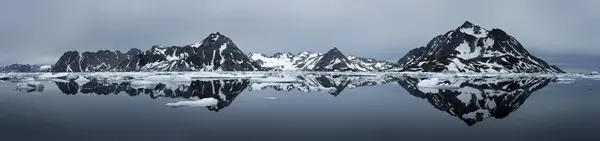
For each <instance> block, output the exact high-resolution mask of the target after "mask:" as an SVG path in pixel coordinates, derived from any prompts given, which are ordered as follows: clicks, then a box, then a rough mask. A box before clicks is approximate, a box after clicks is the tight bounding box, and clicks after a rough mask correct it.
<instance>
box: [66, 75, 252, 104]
mask: <svg viewBox="0 0 600 141" xmlns="http://www.w3.org/2000/svg"><path fill="white" fill-rule="evenodd" d="M55 83H56V85H57V86H58V88H59V89H60V90H61V91H62V92H63V93H65V94H67V95H75V94H77V93H78V92H80V93H82V94H91V93H95V94H97V95H109V94H119V93H121V92H125V93H127V94H128V95H130V96H138V95H141V94H145V95H149V96H150V97H151V98H153V99H156V98H159V97H166V98H186V99H190V98H198V99H203V98H215V99H217V100H218V104H217V105H216V106H209V107H207V108H208V109H209V110H210V111H215V112H218V111H219V110H220V109H223V108H225V107H227V106H228V105H229V104H231V102H233V100H234V99H235V98H236V97H237V96H238V95H239V94H240V93H241V92H242V91H243V90H244V89H246V87H248V85H249V84H250V81H248V80H245V79H235V80H207V81H200V80H197V81H192V82H191V83H189V84H169V83H156V84H149V85H151V87H136V86H135V85H132V83H131V82H120V83H117V82H102V81H96V80H92V81H90V82H87V83H85V84H83V85H81V86H79V84H77V82H74V81H70V82H68V83H65V82H55Z"/></svg>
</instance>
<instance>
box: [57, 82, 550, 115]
mask: <svg viewBox="0 0 600 141" xmlns="http://www.w3.org/2000/svg"><path fill="white" fill-rule="evenodd" d="M298 78H299V80H301V81H300V82H295V83H271V82H269V83H267V82H252V81H250V80H248V79H232V80H196V81H193V82H191V83H189V82H188V83H173V82H169V83H167V82H157V83H152V84H145V85H139V84H136V83H135V82H105V81H97V80H92V81H90V82H87V83H85V84H83V85H79V84H78V83H77V82H74V81H68V82H55V83H56V85H57V86H58V88H59V89H60V90H61V91H62V92H63V93H65V94H67V95H76V94H78V93H81V94H92V93H93V94H97V95H111V94H114V95H116V94H120V93H126V94H127V95H129V96H140V95H148V96H149V97H150V98H153V99H156V98H185V99H203V98H215V99H217V100H218V104H217V105H215V106H208V107H207V108H208V109H209V110H210V111H215V112H218V111H219V110H221V109H223V108H225V107H227V106H228V105H230V104H231V103H232V102H233V101H234V100H235V98H236V97H237V96H238V95H239V94H240V93H242V92H243V91H244V90H248V91H260V90H266V89H272V90H276V91H282V92H287V91H293V90H296V91H301V92H325V93H329V94H331V95H332V96H339V95H340V94H341V93H342V92H343V91H344V90H347V89H352V88H358V87H365V86H374V85H380V84H386V83H390V82H397V84H399V85H400V86H401V87H403V88H404V89H406V91H407V92H408V93H409V94H411V95H412V96H415V97H418V98H421V99H425V100H427V101H428V102H429V103H431V105H433V107H435V108H436V109H439V110H441V111H444V112H446V113H448V114H450V115H452V116H455V117H457V118H459V119H461V120H462V121H464V122H465V123H466V124H467V125H469V126H472V125H474V124H476V123H478V122H481V121H483V120H485V119H487V118H489V117H494V118H498V119H501V118H504V117H506V116H508V115H509V114H510V113H511V112H514V111H516V110H517V109H518V108H519V107H520V106H521V105H522V104H523V103H524V102H525V100H527V98H528V97H529V96H530V95H531V94H532V93H533V92H535V91H537V90H539V89H541V88H543V87H545V86H546V85H548V83H550V82H551V79H548V78H485V79H482V78H461V79H455V80H453V83H456V84H460V86H461V87H460V88H458V89H431V88H428V89H425V88H419V87H417V84H418V82H419V81H421V80H422V78H411V77H383V76H370V77H356V76H344V75H313V76H300V77H298Z"/></svg>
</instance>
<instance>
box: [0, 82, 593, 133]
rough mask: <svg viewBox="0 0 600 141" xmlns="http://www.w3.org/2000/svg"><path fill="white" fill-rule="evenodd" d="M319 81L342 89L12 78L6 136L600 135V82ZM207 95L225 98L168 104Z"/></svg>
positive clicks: (1, 119) (3, 126) (1, 104)
mask: <svg viewBox="0 0 600 141" xmlns="http://www.w3.org/2000/svg"><path fill="white" fill-rule="evenodd" d="M317 80H318V83H319V84H321V85H322V86H324V87H335V88H337V91H330V92H326V91H325V92H314V91H313V92H305V91H308V90H306V89H310V88H309V87H302V86H300V85H292V84H265V83H261V84H257V83H252V82H249V81H247V80H225V81H196V82H192V83H191V84H187V85H182V86H176V85H163V84H158V85H156V86H154V87H153V88H147V89H135V88H132V86H130V85H129V83H126V82H125V83H100V82H96V81H92V82H90V83H87V84H85V85H79V84H77V83H74V82H69V83H61V82H44V85H45V88H44V89H43V91H41V92H37V93H35V92H25V91H17V90H15V84H14V83H7V82H4V83H0V140H2V141H29V140H32V141H33V140H35V141H38V140H39V141H54V140H56V141H71V140H72V141H113V140H146V141H155V140H169V141H179V140H181V141H198V140H208V141H215V140H219V141H224V140H261V141H263V140H277V141H281V140H285V141H288V140H311V141H314V140H344V141H347V140H403V139H405V140H406V139H409V140H440V139H443V140H463V141H470V140H524V141H525V140H527V141H529V140H573V141H575V140H590V141H591V140H596V141H597V140H599V139H600V134H598V131H600V93H599V92H600V87H599V86H600V81H595V80H578V81H577V82H575V83H571V84H559V83H553V82H551V81H550V80H546V79H518V80H512V81H499V82H498V81H495V82H493V83H492V82H491V81H490V82H489V83H488V81H484V82H482V81H480V80H473V81H469V82H465V83H463V86H464V88H465V89H460V90H422V89H418V88H415V87H413V85H415V82H414V80H411V79H398V80H394V81H390V82H389V83H386V84H380V85H373V84H372V83H369V82H357V81H353V82H349V81H348V82H335V81H328V80H327V79H317ZM427 92H434V93H427ZM435 92H437V93H435ZM206 97H214V98H217V99H219V104H218V105H216V106H209V107H179V108H173V107H166V106H165V104H166V103H169V102H177V101H181V100H185V98H206ZM265 97H276V99H275V100H272V99H266V98H265Z"/></svg>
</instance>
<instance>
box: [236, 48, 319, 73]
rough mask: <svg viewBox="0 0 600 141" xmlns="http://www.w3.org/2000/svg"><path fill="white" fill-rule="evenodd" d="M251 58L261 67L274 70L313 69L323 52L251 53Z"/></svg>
mask: <svg viewBox="0 0 600 141" xmlns="http://www.w3.org/2000/svg"><path fill="white" fill-rule="evenodd" d="M248 57H250V59H251V60H253V61H255V62H256V63H257V64H259V65H260V66H261V67H263V68H265V69H268V70H273V71H300V70H312V68H313V67H314V66H315V65H316V62H317V61H318V60H320V59H321V57H323V54H321V53H311V52H301V53H298V54H297V55H293V54H291V53H275V54H274V55H272V56H267V55H265V54H262V53H250V54H249V55H248Z"/></svg>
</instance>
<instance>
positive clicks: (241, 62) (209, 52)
mask: <svg viewBox="0 0 600 141" xmlns="http://www.w3.org/2000/svg"><path fill="white" fill-rule="evenodd" d="M55 66H56V67H54V68H53V69H52V71H53V72H97V71H259V70H263V69H262V68H261V67H260V66H259V65H258V64H256V63H255V62H254V61H252V60H250V59H249V58H248V56H246V54H244V53H243V52H242V51H241V50H240V49H239V48H238V47H237V46H236V45H235V44H234V43H233V41H231V39H229V38H227V37H226V36H224V35H221V34H220V33H219V32H217V33H211V34H210V35H209V36H208V37H206V38H205V39H204V40H202V41H201V42H198V43H196V44H192V45H186V46H171V47H163V46H158V45H155V46H152V48H151V49H150V50H147V51H144V52H142V51H140V50H139V49H131V50H129V51H128V52H127V53H121V52H120V51H109V50H101V51H98V52H84V53H79V52H77V51H68V52H66V53H64V54H63V55H62V56H61V57H60V59H59V60H58V61H57V62H56V64H55Z"/></svg>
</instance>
